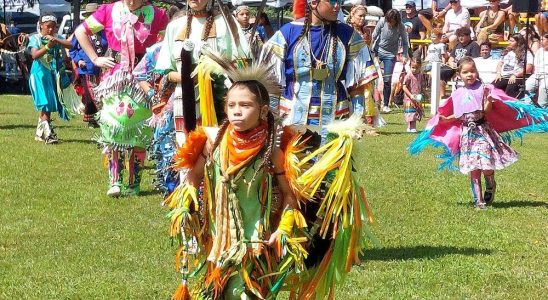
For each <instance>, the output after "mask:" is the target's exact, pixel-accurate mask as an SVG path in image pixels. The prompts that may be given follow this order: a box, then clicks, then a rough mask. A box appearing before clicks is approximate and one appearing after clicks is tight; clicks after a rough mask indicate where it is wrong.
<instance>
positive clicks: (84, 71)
mask: <svg viewBox="0 0 548 300" xmlns="http://www.w3.org/2000/svg"><path fill="white" fill-rule="evenodd" d="M90 42H91V44H92V46H93V48H94V49H95V52H96V53H97V55H98V56H104V55H105V53H106V50H107V48H108V46H107V38H106V36H105V33H104V32H103V31H100V32H98V33H97V34H94V35H92V36H91V37H90ZM69 54H70V57H71V58H72V61H73V62H74V64H75V65H76V67H77V72H78V78H77V79H76V82H75V89H76V93H77V94H78V95H80V97H82V104H83V105H84V122H88V123H89V124H90V125H92V126H96V125H97V123H96V120H95V114H96V113H97V112H98V111H99V107H98V105H97V102H96V101H95V97H94V95H93V88H95V87H96V86H97V84H98V82H99V75H100V74H101V69H100V68H98V67H96V66H95V65H94V64H93V62H92V61H91V59H89V57H88V55H87V54H86V52H85V51H84V49H82V47H81V46H80V43H79V42H78V40H77V39H76V38H73V39H72V49H70V51H69ZM80 61H82V62H84V64H85V65H84V66H80V64H79V62H80Z"/></svg>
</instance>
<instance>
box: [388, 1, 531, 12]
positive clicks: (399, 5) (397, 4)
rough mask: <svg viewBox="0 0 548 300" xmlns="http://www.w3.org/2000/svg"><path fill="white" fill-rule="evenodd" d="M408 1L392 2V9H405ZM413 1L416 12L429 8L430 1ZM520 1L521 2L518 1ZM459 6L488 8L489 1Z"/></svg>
mask: <svg viewBox="0 0 548 300" xmlns="http://www.w3.org/2000/svg"><path fill="white" fill-rule="evenodd" d="M407 1H409V0H393V1H392V8H395V9H405V3H406V2H407ZM412 1H415V4H416V6H417V10H420V9H425V8H431V7H432V0H412ZM520 1H521V0H520ZM501 3H504V4H506V3H508V0H502V1H501ZM460 5H461V6H462V7H465V8H477V7H487V6H489V1H487V0H460Z"/></svg>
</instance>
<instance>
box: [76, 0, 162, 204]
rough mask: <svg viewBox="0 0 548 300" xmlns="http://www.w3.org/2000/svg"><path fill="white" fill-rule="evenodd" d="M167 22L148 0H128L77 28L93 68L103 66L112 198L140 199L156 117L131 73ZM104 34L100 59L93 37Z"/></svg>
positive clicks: (102, 117)
mask: <svg viewBox="0 0 548 300" xmlns="http://www.w3.org/2000/svg"><path fill="white" fill-rule="evenodd" d="M167 23H168V17H167V14H166V13H165V12H164V11H163V10H161V9H158V8H156V7H154V6H152V5H151V4H149V3H148V2H147V1H146V0H123V1H118V2H115V3H111V4H105V5H102V6H101V7H99V9H98V10H97V11H96V12H95V13H93V15H91V16H90V17H88V18H87V19H86V20H85V21H84V22H83V23H82V25H81V26H79V27H78V28H77V29H76V32H75V35H76V38H77V39H78V42H79V43H80V45H81V47H82V49H84V51H85V52H86V54H87V55H88V56H89V58H90V59H91V61H92V62H93V64H95V65H96V66H98V67H100V68H103V75H102V77H101V83H100V84H99V86H97V88H95V89H94V94H95V98H96V99H97V100H98V101H100V102H101V103H102V109H101V112H100V113H99V119H98V122H99V125H100V127H101V134H100V136H99V138H98V142H99V143H100V144H101V145H102V146H103V147H104V150H103V153H104V154H105V155H107V156H108V159H109V175H110V180H109V189H108V191H107V195H108V196H111V197H118V196H120V194H122V193H123V194H125V195H136V194H138V193H139V191H140V181H141V176H140V173H141V170H142V167H143V164H144V160H145V156H146V152H145V148H146V147H147V146H148V145H149V143H150V139H151V137H152V131H151V129H150V128H149V127H147V125H146V120H147V119H148V118H149V117H150V116H151V115H152V113H151V111H150V109H149V108H148V103H147V98H148V97H147V95H145V94H144V93H143V92H142V91H141V89H140V88H139V86H138V84H137V82H136V81H135V79H134V78H133V75H132V71H133V69H134V68H135V66H136V65H137V62H138V61H139V60H140V59H141V58H142V57H143V55H144V54H145V50H146V48H147V47H150V46H152V45H153V44H154V43H156V42H157V40H158V37H159V35H160V34H161V33H163V31H164V29H165V27H166V26H167ZM101 30H104V31H105V34H106V38H107V43H108V48H109V49H108V50H107V55H106V56H103V57H101V56H98V55H97V53H95V50H94V48H93V46H92V45H91V43H90V41H89V38H88V36H89V35H92V34H94V33H97V32H99V31H101ZM124 158H125V159H127V166H128V172H129V178H128V185H127V187H126V188H125V189H124V190H122V188H121V187H122V169H123V166H124Z"/></svg>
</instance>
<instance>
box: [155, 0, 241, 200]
mask: <svg viewBox="0 0 548 300" xmlns="http://www.w3.org/2000/svg"><path fill="white" fill-rule="evenodd" d="M188 8H189V9H188V11H187V14H186V16H183V17H181V18H177V19H175V20H173V21H172V22H171V23H170V24H169V25H168V27H167V29H166V36H165V39H164V42H163V44H162V48H161V50H160V54H159V56H158V61H157V62H156V66H155V72H157V73H159V74H162V75H164V76H166V82H165V83H166V84H175V91H174V93H173V95H172V97H171V99H172V103H171V104H170V105H169V107H170V108H171V107H172V108H171V110H172V112H171V111H170V112H167V113H168V114H169V113H172V115H173V122H165V123H164V126H162V129H161V130H160V131H157V134H158V135H161V136H162V137H164V138H163V139H162V141H163V142H161V143H162V146H161V147H162V148H161V149H162V152H161V153H158V154H157V155H159V156H162V157H156V159H158V160H162V161H165V162H166V163H169V162H171V159H172V157H173V154H174V152H175V149H176V146H177V145H178V146H180V145H182V144H183V143H184V141H185V135H186V133H188V132H190V131H192V130H193V129H195V127H196V124H198V123H199V124H202V125H206V126H215V125H218V120H221V119H222V118H223V114H224V112H223V110H224V108H223V97H224V95H225V94H226V87H225V82H224V81H225V78H224V77H223V76H221V75H216V74H207V73H206V72H205V71H204V69H202V68H199V67H197V66H199V62H200V57H201V56H202V52H203V50H205V49H208V50H210V51H214V52H216V53H219V54H221V55H223V56H224V57H227V58H228V59H229V60H233V59H236V58H238V57H247V56H248V54H249V47H248V45H247V40H246V38H245V36H244V34H243V32H242V30H241V28H240V27H239V25H238V22H237V21H236V20H235V19H234V17H233V16H232V14H230V13H229V12H228V11H224V10H223V11H224V14H222V13H221V10H220V9H219V8H217V7H216V6H215V5H214V0H196V1H189V2H188ZM196 84H197V85H198V93H195V85H196ZM164 86H165V85H161V86H160V87H159V88H160V89H162V88H163V87H164ZM173 136H174V137H173ZM159 172H160V173H159V174H158V175H159V178H161V180H160V182H158V184H159V185H160V186H161V185H163V186H164V187H163V188H162V187H160V188H161V189H163V190H165V192H166V193H167V194H169V193H171V192H172V191H173V188H174V187H175V186H176V185H177V182H178V181H179V178H178V177H179V176H181V175H183V176H184V174H174V173H173V172H172V171H171V170H170V169H169V168H164V169H163V171H162V170H159Z"/></svg>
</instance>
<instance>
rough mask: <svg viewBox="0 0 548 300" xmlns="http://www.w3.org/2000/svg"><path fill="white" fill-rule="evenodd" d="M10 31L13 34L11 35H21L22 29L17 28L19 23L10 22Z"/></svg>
mask: <svg viewBox="0 0 548 300" xmlns="http://www.w3.org/2000/svg"><path fill="white" fill-rule="evenodd" d="M8 31H9V32H10V33H11V35H18V34H19V33H21V29H19V28H18V27H17V22H16V21H15V20H11V21H10V26H9V27H8Z"/></svg>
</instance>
